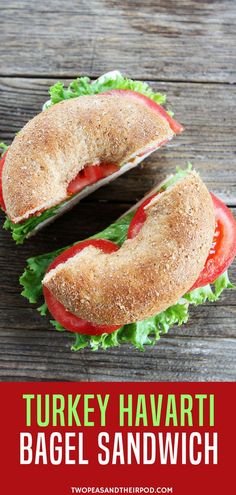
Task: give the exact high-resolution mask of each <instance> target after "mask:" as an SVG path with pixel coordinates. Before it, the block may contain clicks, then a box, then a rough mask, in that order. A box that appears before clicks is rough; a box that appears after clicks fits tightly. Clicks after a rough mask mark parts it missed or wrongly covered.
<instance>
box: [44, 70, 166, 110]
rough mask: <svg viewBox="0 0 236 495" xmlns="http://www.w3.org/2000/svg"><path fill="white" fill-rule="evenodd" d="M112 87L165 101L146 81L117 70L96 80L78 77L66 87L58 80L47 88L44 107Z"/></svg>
mask: <svg viewBox="0 0 236 495" xmlns="http://www.w3.org/2000/svg"><path fill="white" fill-rule="evenodd" d="M112 89H129V90H132V91H137V92H138V93H142V94H143V95H145V96H147V97H148V98H150V99H151V100H153V101H155V102H156V103H158V104H159V105H163V104H164V103H165V102H166V95H164V94H162V93H155V92H154V91H153V90H152V88H151V87H150V86H149V85H148V84H147V83H145V82H143V81H133V80H132V79H128V78H126V77H123V76H122V74H121V73H120V72H119V71H113V72H108V73H107V74H104V75H103V76H101V77H99V78H98V79H96V81H91V80H90V78H89V77H78V78H77V79H75V80H74V81H72V82H71V83H70V84H69V86H68V88H65V86H64V84H63V83H62V82H60V81H58V82H57V83H56V84H54V85H53V86H51V88H50V90H49V94H50V100H48V101H47V102H46V103H45V105H44V109H45V108H49V107H50V106H52V105H55V104H56V103H59V102H60V101H63V100H68V99H70V98H77V97H78V96H85V95H96V94H98V93H104V92H105V91H109V90H112Z"/></svg>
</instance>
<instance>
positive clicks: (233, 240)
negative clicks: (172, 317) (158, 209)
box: [127, 193, 236, 290]
mask: <svg viewBox="0 0 236 495" xmlns="http://www.w3.org/2000/svg"><path fill="white" fill-rule="evenodd" d="M155 196H156V194H154V195H152V196H150V197H149V198H147V199H146V200H145V201H144V202H143V203H142V204H141V205H140V207H139V208H138V209H137V211H136V214H135V216H134V217H133V219H132V221H131V223H130V226H129V230H128V236H127V237H128V239H132V238H133V237H135V236H136V235H137V234H138V233H139V231H140V230H141V228H142V226H143V224H144V222H145V220H146V218H147V215H146V212H145V209H144V208H145V206H146V205H147V204H148V203H150V201H151V200H152V198H153V197H155ZM211 197H212V200H213V204H214V210H215V216H216V230H215V234H214V238H213V241H212V247H211V250H210V253H209V255H208V258H207V260H206V263H205V266H204V268H203V270H202V272H201V273H200V275H199V277H198V279H197V280H196V282H195V284H194V285H193V287H192V288H191V289H190V290H193V289H196V288H197V287H203V286H204V285H207V284H210V283H212V282H214V281H215V280H216V279H217V278H218V277H219V276H220V275H221V274H222V273H224V271H225V270H227V268H228V267H229V266H230V265H231V263H232V261H233V259H234V257H235V256H236V221H235V219H234V217H233V215H232V213H231V211H230V210H229V208H227V206H226V205H225V204H224V203H223V202H222V201H221V200H220V199H218V198H216V196H214V194H212V193H211Z"/></svg>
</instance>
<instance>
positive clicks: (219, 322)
mask: <svg viewBox="0 0 236 495" xmlns="http://www.w3.org/2000/svg"><path fill="white" fill-rule="evenodd" d="M0 9H1V19H0V23H1V24H0V60H1V63H0V141H2V140H4V141H6V142H8V143H10V142H11V140H12V139H13V137H14V135H15V133H16V132H17V131H18V130H19V129H20V128H21V127H22V126H23V125H24V124H25V123H26V122H27V121H28V120H29V119H30V118H32V117H33V116H34V115H35V114H36V113H37V112H39V111H40V110H41V105H42V103H43V102H44V101H45V99H47V90H48V87H49V86H50V85H51V84H53V83H54V82H55V81H56V80H57V79H58V78H62V79H63V80H65V82H67V80H70V79H71V78H73V77H76V76H77V75H85V74H87V75H89V76H90V77H97V76H98V75H100V74H102V73H103V72H106V71H109V70H112V69H114V68H117V69H120V70H121V71H122V72H123V73H124V74H126V75H127V76H129V77H132V78H140V79H143V80H149V81H150V84H151V85H152V86H153V87H154V88H155V89H156V90H160V91H163V92H166V93H167V95H168V105H169V106H170V107H171V108H172V109H174V110H175V116H176V118H177V119H178V120H179V121H180V122H181V123H183V124H184V125H185V127H186V131H185V132H184V133H183V134H182V135H181V136H179V137H178V138H176V139H175V140H173V141H172V142H171V143H170V144H169V146H168V147H165V148H162V149H160V150H159V151H158V152H157V153H155V154H153V155H152V157H150V158H149V159H148V160H146V162H145V164H144V166H143V167H142V169H141V168H137V169H135V170H133V171H130V172H129V173H127V174H126V175H124V176H123V177H121V178H119V179H118V180H117V181H115V182H114V183H113V184H111V185H110V186H107V187H105V188H102V189H101V190H100V191H97V192H96V193H95V194H93V195H92V196H90V197H89V198H87V199H86V200H84V201H83V202H82V203H81V204H80V205H78V206H77V207H76V208H74V210H72V211H71V212H69V213H67V214H66V215H65V216H64V217H62V218H60V219H59V220H58V221H57V222H56V223H54V224H53V225H52V226H50V227H48V228H46V229H45V230H43V231H42V232H40V233H39V234H38V236H37V237H35V238H32V239H31V240H30V241H28V242H27V243H25V244H24V245H23V246H18V247H16V246H15V244H14V243H13V242H12V240H11V239H10V234H9V233H8V232H5V231H3V230H2V229H0V380H3V381H14V380H16V381H18V380H25V381H30V380H32V381H39V380H45V381H47V380H69V381H96V380H102V381H103V380H108V381H117V380H118V381H128V380H133V381H201V380H202V381H215V380H220V381H227V380H235V379H236V365H235V362H236V359H235V356H236V332H235V330H236V293H235V292H234V291H225V292H224V294H223V295H222V297H221V299H220V301H218V302H217V303H213V304H212V303H207V304H205V305H204V306H201V307H197V308H191V318H190V320H189V322H188V324H186V325H183V326H181V327H179V328H178V327H177V328H174V329H172V330H171V331H170V332H169V334H168V335H166V336H163V337H162V338H161V339H160V341H159V342H158V343H157V344H156V345H155V346H154V347H153V348H149V349H148V350H147V351H146V352H144V353H140V352H139V351H137V350H135V349H133V348H131V347H129V346H127V345H124V346H121V347H119V348H115V349H111V350H109V351H106V352H103V351H99V352H97V353H94V352H92V351H90V350H89V349H85V350H83V351H80V352H78V353H71V351H70V344H71V341H72V336H71V335H70V334H61V333H58V332H56V331H55V330H54V329H53V328H52V327H51V325H50V323H49V319H48V318H42V317H40V316H39V314H38V313H37V311H36V309H35V307H34V306H32V305H30V304H29V303H28V301H27V300H26V299H24V298H22V297H21V296H20V291H21V288H20V286H19V281H18V279H19V275H20V274H21V273H22V271H23V269H24V267H25V262H26V259H27V258H28V257H30V256H33V255H36V254H40V253H44V252H47V251H51V250H54V249H56V248H58V247H60V246H65V245H69V244H71V243H72V242H74V241H76V240H80V239H83V238H86V237H87V236H89V235H92V234H93V233H95V232H98V231H99V230H101V229H103V228H104V227H106V226H107V225H108V224H109V223H111V222H112V221H114V220H115V219H116V218H118V217H119V216H120V215H121V214H122V213H124V212H125V211H126V210H127V209H128V208H129V207H130V204H133V203H134V202H136V200H138V199H140V198H141V197H142V196H143V195H144V194H145V193H146V192H147V191H148V190H149V189H150V188H151V187H152V186H153V185H154V183H156V182H158V181H159V180H161V179H163V177H164V176H165V175H166V174H167V173H170V172H173V171H174V169H175V167H176V166H177V165H178V166H185V164H186V162H187V161H191V162H192V163H193V165H194V166H195V167H196V168H197V169H198V170H199V171H200V172H201V175H202V177H203V178H204V180H205V181H206V182H207V184H208V186H209V188H210V189H211V190H213V191H214V192H215V193H216V194H217V195H219V196H220V197H221V198H222V199H224V201H226V202H227V204H229V205H231V206H232V211H234V213H236V208H235V206H236V144H235V117H234V115H235V110H236V90H235V85H234V84H232V83H235V82H236V76H235V74H236V53H235V41H236V28H235V26H236V3H235V2H234V1H233V0H231V1H230V0H225V1H220V0H217V1H216V0H212V1H193V0H183V1H181V2H174V1H172V0H168V1H164V0H161V1H155V0H147V1H145V2H143V1H141V0H135V1H133V0H128V1H126V2H125V1H121V2H120V1H118V0H91V1H89V2H87V1H85V0H81V1H79V2H78V1H76V0H68V1H67V2H64V3H63V2H61V1H59V0H47V1H46V0H42V1H41V2H37V1H36V0H33V1H31V0H20V1H18V0H17V1H16V0H15V1H14V0H9V1H5V0H0ZM2 218H3V215H2V214H0V221H1V223H2ZM230 274H231V279H232V280H233V281H234V282H235V283H236V263H234V265H233V266H232V268H231V270H230Z"/></svg>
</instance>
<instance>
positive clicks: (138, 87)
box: [0, 71, 171, 244]
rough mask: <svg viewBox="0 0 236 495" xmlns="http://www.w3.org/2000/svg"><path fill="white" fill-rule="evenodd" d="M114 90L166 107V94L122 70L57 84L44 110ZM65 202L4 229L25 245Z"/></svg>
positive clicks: (6, 222) (3, 146) (4, 149)
mask: <svg viewBox="0 0 236 495" xmlns="http://www.w3.org/2000/svg"><path fill="white" fill-rule="evenodd" d="M111 89H131V90H133V91H138V92H139V93H142V94H143V95H145V96H148V98H151V99H152V100H154V101H155V102H156V103H158V104H160V105H163V103H165V101H166V96H165V95H164V94H161V93H155V92H154V91H153V90H152V89H151V87H150V86H149V85H148V84H147V83H145V82H142V81H133V80H132V79H127V78H125V77H123V76H122V75H121V73H120V72H119V71H113V72H109V73H107V74H104V75H103V76H101V77H99V78H98V79H96V81H91V80H90V79H89V77H79V78H78V79H75V80H74V81H72V82H71V83H70V84H69V86H68V88H65V87H64V84H63V83H62V82H60V81H58V82H57V83H56V84H54V86H52V87H51V88H50V89H49V94H50V100H49V101H47V102H46V103H45V104H44V106H43V109H44V110H46V109H47V108H49V107H50V106H52V105H55V104H56V103H59V102H60V101H63V100H68V99H69V98H75V97H79V96H85V95H92V94H98V93H103V92H104V91H108V90H111ZM169 113H171V112H169ZM0 148H2V149H3V152H5V151H6V150H7V148H8V147H7V145H5V144H4V143H1V144H0ZM65 203H66V201H65V202H64V203H62V204H60V205H58V206H55V207H53V208H49V209H47V210H46V211H44V212H43V213H42V214H41V215H39V216H37V217H36V216H33V217H31V218H29V219H28V220H26V221H25V222H22V223H18V224H14V223H13V222H11V220H10V219H9V218H6V221H5V223H4V229H6V230H10V231H11V234H12V237H13V239H14V241H15V242H16V244H23V242H24V241H25V239H26V238H27V237H28V236H29V234H30V233H31V232H32V231H33V230H34V229H35V228H36V227H37V225H39V224H40V223H42V222H43V221H44V220H47V219H48V218H51V217H53V216H54V215H55V214H56V213H57V212H58V209H59V208H61V207H62V206H63V205H64V204H65Z"/></svg>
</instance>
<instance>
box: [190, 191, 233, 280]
mask: <svg viewBox="0 0 236 495" xmlns="http://www.w3.org/2000/svg"><path fill="white" fill-rule="evenodd" d="M211 197H212V200H213V204H214V209H215V216H216V229H215V234H214V237H213V241H212V246H211V249H210V252H209V255H208V258H207V260H206V263H205V266H204V268H203V270H202V271H201V273H200V275H199V277H198V279H197V280H196V282H195V284H194V285H193V287H192V288H191V289H190V290H193V289H197V288H198V287H203V286H204V285H207V284H211V283H212V282H214V281H215V280H216V279H217V278H218V277H219V276H220V275H221V274H222V273H224V272H225V270H227V268H228V267H229V266H230V265H231V263H232V261H233V259H234V257H235V256H236V221H235V219H234V217H233V215H232V213H231V211H230V209H229V208H227V206H226V205H225V204H224V203H223V202H222V201H221V200H220V199H219V198H217V197H216V196H215V195H214V194H212V193H211Z"/></svg>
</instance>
